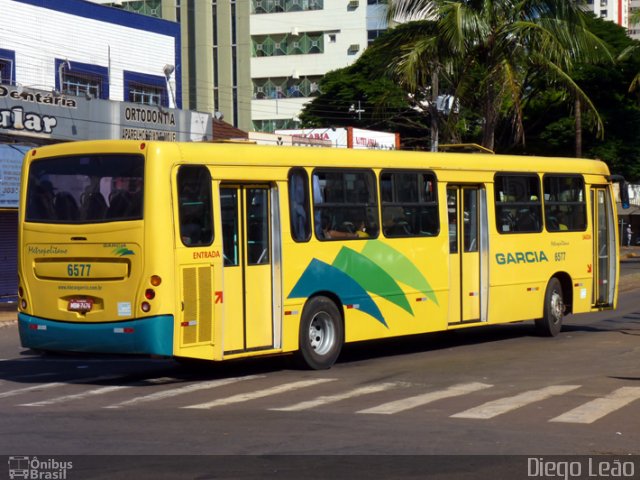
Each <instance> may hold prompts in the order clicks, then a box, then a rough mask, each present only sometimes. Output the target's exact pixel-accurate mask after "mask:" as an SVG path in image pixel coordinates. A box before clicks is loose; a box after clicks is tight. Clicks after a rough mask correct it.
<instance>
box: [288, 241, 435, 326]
mask: <svg viewBox="0 0 640 480" xmlns="http://www.w3.org/2000/svg"><path fill="white" fill-rule="evenodd" d="M398 282H400V283H403V284H405V285H408V286H410V287H412V288H414V289H415V290H417V291H419V292H422V293H424V295H425V296H426V297H427V298H428V299H429V300H431V301H433V302H434V303H435V304H436V305H437V304H438V299H437V297H436V295H435V293H434V292H433V290H432V288H431V286H430V285H429V282H428V281H427V280H426V278H424V276H423V275H422V273H420V271H419V270H418V268H417V267H416V266H415V265H414V264H413V262H412V261H411V260H409V259H408V258H407V257H406V256H404V255H403V254H402V253H400V252H399V251H397V250H396V249H394V248H392V247H390V246H389V245H387V244H385V243H383V242H380V241H378V240H371V241H368V242H366V244H365V247H364V249H363V250H362V252H356V251H355V250H353V249H351V248H348V247H342V248H341V249H340V251H339V252H338V255H337V256H336V258H335V259H334V260H333V263H332V264H331V265H329V264H328V263H325V262H323V261H321V260H318V259H317V258H314V259H313V260H311V262H310V263H309V265H308V266H307V268H306V269H305V271H304V272H303V273H302V275H301V276H300V278H299V279H298V281H297V283H296V284H295V286H294V287H293V289H292V290H291V292H290V293H289V295H288V298H305V297H308V296H310V295H312V294H313V293H315V292H318V291H322V290H326V289H327V288H328V286H330V288H331V290H332V291H333V292H335V294H336V295H338V297H339V298H340V301H341V302H342V303H343V305H351V304H357V305H358V309H359V310H361V311H363V312H365V313H367V314H369V315H371V316H372V317H373V318H375V319H376V320H378V321H379V322H380V323H382V324H383V325H384V326H385V327H388V326H387V322H386V321H385V319H384V317H383V315H382V313H381V312H380V309H379V308H378V306H377V305H376V303H375V302H374V300H373V298H371V295H370V293H371V294H374V295H377V296H380V297H382V298H384V299H386V300H387V301H389V302H392V303H394V304H395V305H397V306H398V307H400V308H402V309H403V310H405V311H406V312H408V313H409V314H411V315H413V309H412V308H411V305H410V303H409V300H408V299H407V296H406V294H405V293H404V291H403V290H402V287H400V285H399V284H398ZM368 292H370V293H368Z"/></svg>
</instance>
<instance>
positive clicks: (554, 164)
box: [25, 140, 609, 175]
mask: <svg viewBox="0 0 640 480" xmlns="http://www.w3.org/2000/svg"><path fill="white" fill-rule="evenodd" d="M205 152H206V154H205ZM212 152H215V155H212ZM92 153H96V154H97V153H100V154H105V153H106V154H117V153H126V154H135V153H142V154H145V155H147V156H150V155H151V156H154V157H160V156H162V154H166V158H167V162H168V163H171V164H173V163H175V164H177V163H199V164H213V165H228V166H241V165H246V166H254V165H255V166H265V165H269V166H284V167H292V166H305V167H351V168H358V167H361V168H415V169H418V168H419V169H430V170H457V171H459V170H474V171H479V172H493V171H509V172H563V173H582V174H594V175H609V168H608V167H607V165H606V164H605V163H604V162H602V161H600V160H590V159H582V158H567V157H534V156H520V155H496V154H488V153H473V154H470V153H454V152H426V151H406V150H354V149H338V148H322V147H285V146H261V145H250V144H231V143H208V142H207V143H205V142H198V143H195V142H162V141H148V142H147V141H145V142H141V141H136V140H93V141H80V142H68V143H60V144H55V145H48V146H44V147H38V148H37V149H33V150H31V151H29V153H28V154H27V155H26V157H25V159H26V160H27V161H33V160H37V159H42V158H47V157H56V156H66V155H82V154H92Z"/></svg>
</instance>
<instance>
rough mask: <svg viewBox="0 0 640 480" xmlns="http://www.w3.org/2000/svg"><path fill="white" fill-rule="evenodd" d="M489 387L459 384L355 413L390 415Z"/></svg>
mask: <svg viewBox="0 0 640 480" xmlns="http://www.w3.org/2000/svg"><path fill="white" fill-rule="evenodd" d="M491 387H493V385H488V384H486V383H480V382H471V383H460V384H458V385H452V386H451V387H449V388H445V389H444V390H437V391H435V392H429V393H423V394H421V395H416V396H413V397H408V398H403V399H401V400H395V401H393V402H388V403H383V404H382V405H378V406H377V407H372V408H367V409H364V410H360V411H358V412H357V413H376V414H380V415H392V414H394V413H398V412H404V411H405V410H410V409H412V408H416V407H420V406H422V405H426V404H428V403H431V402H435V401H437V400H442V399H445V398H451V397H458V396H460V395H466V394H468V393H472V392H477V391H478V390H484V389H485V388H491Z"/></svg>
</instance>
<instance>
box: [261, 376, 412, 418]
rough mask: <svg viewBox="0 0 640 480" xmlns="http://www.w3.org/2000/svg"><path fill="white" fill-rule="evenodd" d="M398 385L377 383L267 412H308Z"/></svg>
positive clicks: (397, 384)
mask: <svg viewBox="0 0 640 480" xmlns="http://www.w3.org/2000/svg"><path fill="white" fill-rule="evenodd" d="M400 385H401V384H399V383H378V384H377V385H369V386H366V387H360V388H355V389H353V390H349V391H348V392H344V393H340V394H337V395H323V396H321V397H318V398H316V399H314V400H308V401H306V402H300V403H296V404H294V405H290V406H288V407H282V408H270V409H269V410H277V411H280V412H298V411H300V410H308V409H310V408H314V407H319V406H321V405H326V404H328V403H334V402H339V401H340V400H347V399H349V398H354V397H359V396H361V395H367V394H369V393H376V392H382V391H385V390H390V389H392V388H395V387H398V386H400Z"/></svg>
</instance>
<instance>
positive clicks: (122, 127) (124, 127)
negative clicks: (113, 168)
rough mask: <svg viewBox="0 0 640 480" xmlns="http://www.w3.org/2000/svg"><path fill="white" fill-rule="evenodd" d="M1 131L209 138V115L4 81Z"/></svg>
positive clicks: (56, 136)
mask: <svg viewBox="0 0 640 480" xmlns="http://www.w3.org/2000/svg"><path fill="white" fill-rule="evenodd" d="M0 133H1V134H3V135H15V136H18V137H28V138H33V139H44V140H47V141H50V140H54V141H70V140H97V139H116V138H119V139H134V140H170V141H202V140H206V139H207V138H210V135H211V115H210V114H207V113H200V112H192V111H187V110H179V109H171V108H164V107H161V106H151V105H140V104H136V103H129V102H117V101H112V100H101V99H97V98H91V97H90V96H87V97H85V96H82V95H81V96H69V95H62V94H60V93H58V92H55V91H50V90H40V89H33V88H28V87H22V86H14V85H0Z"/></svg>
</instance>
